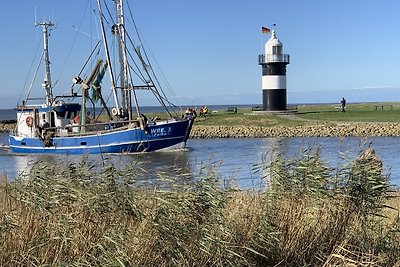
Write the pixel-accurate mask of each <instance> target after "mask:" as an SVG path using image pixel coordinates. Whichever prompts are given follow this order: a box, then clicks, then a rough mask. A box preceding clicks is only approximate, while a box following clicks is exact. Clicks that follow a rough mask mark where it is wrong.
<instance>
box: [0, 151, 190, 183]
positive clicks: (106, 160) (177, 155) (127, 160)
mask: <svg viewBox="0 0 400 267" xmlns="http://www.w3.org/2000/svg"><path fill="white" fill-rule="evenodd" d="M1 156H3V158H4V159H5V160H6V161H8V163H7V164H4V165H3V167H2V173H3V174H6V176H7V177H8V178H9V180H14V179H16V178H18V177H24V178H25V177H28V176H29V173H30V171H31V170H32V168H33V167H34V166H35V165H38V164H39V165H41V166H42V167H45V166H56V167H57V168H60V170H61V169H62V168H65V169H66V168H69V166H75V167H79V166H82V168H85V166H86V167H88V168H90V169H91V173H94V174H96V173H101V172H102V170H103V169H104V168H108V167H110V166H114V167H115V168H116V170H119V171H121V175H124V174H127V173H130V174H131V175H132V177H130V178H133V179H134V180H135V181H138V182H140V184H142V185H149V186H154V185H156V184H159V183H162V181H163V179H167V178H171V177H173V178H176V179H178V180H177V182H179V179H181V182H184V181H185V180H193V178H192V175H191V167H190V164H189V159H188V152H187V149H186V148H185V149H177V150H171V151H162V152H161V151H160V152H153V153H136V154H103V155H101V154H93V155H92V154H90V155H58V154H37V155H29V154H14V153H11V152H7V153H0V157H1ZM5 166H7V168H5ZM129 170H130V171H129Z"/></svg>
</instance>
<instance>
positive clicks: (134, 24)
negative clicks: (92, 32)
mask: <svg viewBox="0 0 400 267" xmlns="http://www.w3.org/2000/svg"><path fill="white" fill-rule="evenodd" d="M127 4H128V9H129V14H130V16H131V19H132V22H133V26H134V28H135V31H136V34H137V36H138V39H139V42H140V43H141V44H142V46H143V41H142V39H141V37H140V36H141V35H140V33H139V30H138V28H137V26H136V22H135V19H134V18H133V14H132V10H131V8H130V5H129V2H127ZM143 47H144V46H143ZM143 52H144V54H145V57H146V60H147V62H149V67H150V69H151V71H152V73H153V76H154V78H155V80H156V81H157V84H158V85H159V87H160V90H161V92H162V93H163V95H164V98H165V100H166V101H167V102H168V104H170V105H171V106H175V107H176V105H174V104H173V103H171V102H170V101H169V100H168V98H167V97H166V95H165V92H164V90H163V89H162V87H161V83H160V82H159V81H158V78H157V76H156V75H155V73H154V69H153V67H152V66H151V64H150V60H149V58H148V56H147V53H146V50H144V49H143ZM150 52H151V51H150ZM153 58H154V56H153ZM155 62H156V63H157V61H156V60H155ZM157 65H158V64H157ZM158 67H159V69H160V71H161V68H160V66H159V65H158ZM161 74H162V76H163V78H164V81H165V82H166V86H167V88H168V89H169V91H170V93H171V94H172V95H175V94H174V92H173V90H172V88H171V87H170V86H169V83H168V81H167V80H166V78H165V75H164V74H163V73H162V71H161ZM175 99H177V98H176V96H175Z"/></svg>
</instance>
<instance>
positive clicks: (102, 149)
mask: <svg viewBox="0 0 400 267" xmlns="http://www.w3.org/2000/svg"><path fill="white" fill-rule="evenodd" d="M191 127H192V120H183V121H174V122H168V123H165V124H160V125H150V126H148V128H147V129H146V130H142V129H138V128H132V129H130V128H128V129H121V130H114V131H104V132H97V133H88V134H87V135H77V136H68V137H54V138H52V139H51V144H50V145H47V146H46V145H45V143H44V142H43V140H42V139H40V138H37V137H35V138H28V137H18V136H14V135H10V136H9V144H10V149H11V150H12V151H13V152H16V153H53V154H96V153H133V152H150V151H155V150H160V149H164V148H168V147H171V146H174V145H177V144H179V143H182V142H183V143H185V142H186V140H187V139H188V137H189V133H190V130H191Z"/></svg>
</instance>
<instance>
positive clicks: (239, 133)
mask: <svg viewBox="0 0 400 267" xmlns="http://www.w3.org/2000/svg"><path fill="white" fill-rule="evenodd" d="M311 136H326V137H329V136H331V137H339V136H400V124H398V123H356V124H338V125H328V124H321V125H307V126H294V127H283V126H278V127H258V126H200V125H194V126H193V129H192V132H191V134H190V137H191V138H251V137H311Z"/></svg>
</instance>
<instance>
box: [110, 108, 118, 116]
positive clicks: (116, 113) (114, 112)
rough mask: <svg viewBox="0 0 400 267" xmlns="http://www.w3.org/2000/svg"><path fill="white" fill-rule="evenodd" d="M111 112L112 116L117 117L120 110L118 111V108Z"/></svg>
mask: <svg viewBox="0 0 400 267" xmlns="http://www.w3.org/2000/svg"><path fill="white" fill-rule="evenodd" d="M111 112H112V114H113V115H114V116H117V115H118V109H117V108H113V109H112V110H111Z"/></svg>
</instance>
